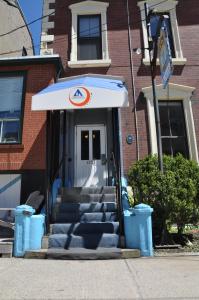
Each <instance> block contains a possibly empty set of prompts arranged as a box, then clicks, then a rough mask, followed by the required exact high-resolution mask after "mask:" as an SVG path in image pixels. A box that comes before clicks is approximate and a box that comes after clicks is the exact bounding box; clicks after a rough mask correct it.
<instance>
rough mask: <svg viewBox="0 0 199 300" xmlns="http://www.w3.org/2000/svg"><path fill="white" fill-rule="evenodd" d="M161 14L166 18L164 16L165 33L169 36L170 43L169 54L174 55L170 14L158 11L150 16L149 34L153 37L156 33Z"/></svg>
mask: <svg viewBox="0 0 199 300" xmlns="http://www.w3.org/2000/svg"><path fill="white" fill-rule="evenodd" d="M161 15H165V16H167V17H168V18H165V19H164V20H165V24H166V28H167V33H168V37H169V44H170V49H171V56H172V57H175V49H174V43H173V35H172V29H171V20H170V15H169V14H168V13H159V14H154V15H152V16H151V18H150V24H151V35H152V37H153V38H155V37H156V34H157V29H158V23H159V19H160V16H161Z"/></svg>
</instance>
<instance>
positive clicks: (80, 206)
mask: <svg viewBox="0 0 199 300" xmlns="http://www.w3.org/2000/svg"><path fill="white" fill-rule="evenodd" d="M116 210H117V207H116V204H115V203H114V202H111V203H56V205H55V207H54V211H55V212H56V213H58V212H60V213H64V212H66V213H69V212H75V213H78V212H79V213H85V212H116Z"/></svg>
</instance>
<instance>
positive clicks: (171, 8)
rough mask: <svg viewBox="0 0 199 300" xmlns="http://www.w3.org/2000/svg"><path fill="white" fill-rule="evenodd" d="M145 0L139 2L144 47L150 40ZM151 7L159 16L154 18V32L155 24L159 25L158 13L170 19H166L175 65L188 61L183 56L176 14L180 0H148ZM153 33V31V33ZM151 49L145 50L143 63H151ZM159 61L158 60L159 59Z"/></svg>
mask: <svg viewBox="0 0 199 300" xmlns="http://www.w3.org/2000/svg"><path fill="white" fill-rule="evenodd" d="M144 3H145V1H140V2H138V6H139V8H140V13H141V20H142V32H143V42H144V48H148V40H147V29H146V21H145V10H144ZM147 3H148V6H149V9H151V10H155V12H156V15H157V17H155V15H154V17H153V18H152V20H151V25H152V32H154V30H155V26H157V21H158V15H159V16H160V15H162V14H164V15H167V16H168V19H167V21H166V25H167V29H168V33H169V40H170V43H171V52H172V57H173V59H172V61H173V64H174V65H184V64H185V63H186V58H184V57H183V53H182V47H181V42H180V36H179V30H178V22H177V16H176V5H177V3H178V1H175V0H165V1H159V0H148V1H147ZM152 34H153V33H152ZM148 52H149V51H148V50H147V49H146V50H145V52H144V58H143V63H144V64H146V65H149V64H150V61H149V53H148ZM157 63H158V61H157Z"/></svg>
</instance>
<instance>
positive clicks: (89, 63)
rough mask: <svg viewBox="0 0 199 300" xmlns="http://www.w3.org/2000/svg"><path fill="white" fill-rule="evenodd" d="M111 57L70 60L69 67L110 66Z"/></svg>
mask: <svg viewBox="0 0 199 300" xmlns="http://www.w3.org/2000/svg"><path fill="white" fill-rule="evenodd" d="M110 65H111V59H100V60H77V61H68V66H69V68H94V67H109V66H110Z"/></svg>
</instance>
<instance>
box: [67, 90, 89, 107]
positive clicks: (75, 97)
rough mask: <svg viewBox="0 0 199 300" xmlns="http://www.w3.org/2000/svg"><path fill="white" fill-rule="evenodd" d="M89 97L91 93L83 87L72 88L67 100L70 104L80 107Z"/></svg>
mask: <svg viewBox="0 0 199 300" xmlns="http://www.w3.org/2000/svg"><path fill="white" fill-rule="evenodd" d="M90 99H91V93H90V92H89V90H87V89H86V88H84V87H76V88H72V89H71V91H70V95H69V101H70V103H71V104H72V105H74V106H78V107H82V106H85V105H86V104H87V103H88V102H89V101H90Z"/></svg>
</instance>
